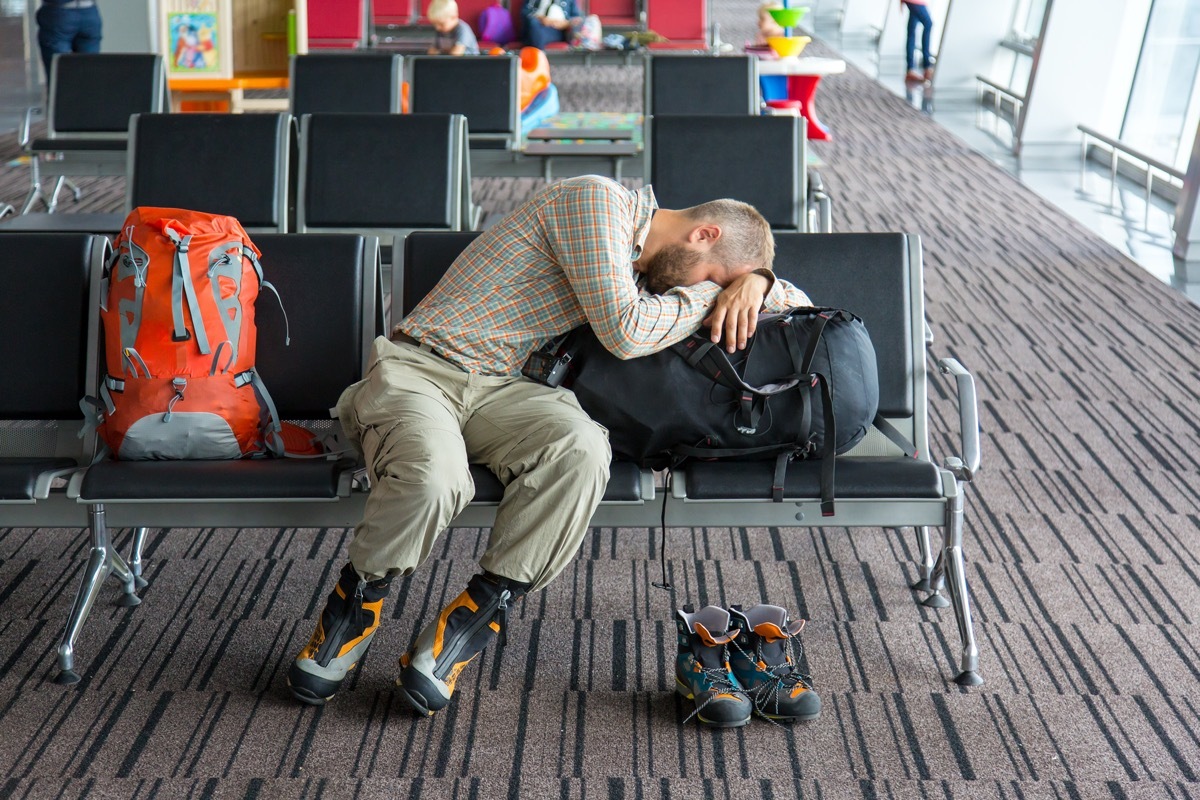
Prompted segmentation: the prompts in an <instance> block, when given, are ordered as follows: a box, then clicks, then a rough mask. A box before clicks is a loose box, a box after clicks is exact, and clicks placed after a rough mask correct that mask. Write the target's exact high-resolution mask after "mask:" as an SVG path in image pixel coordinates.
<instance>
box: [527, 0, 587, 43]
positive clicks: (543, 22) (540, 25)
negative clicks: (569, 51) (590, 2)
mask: <svg viewBox="0 0 1200 800" xmlns="http://www.w3.org/2000/svg"><path fill="white" fill-rule="evenodd" d="M521 17H522V18H523V19H524V20H525V42H526V43H527V44H528V45H529V46H530V47H536V48H538V49H539V50H545V49H546V45H548V44H550V43H551V42H569V41H570V40H571V25H572V24H578V22H579V21H581V20H582V19H583V12H582V11H580V10H579V4H578V3H577V2H576V1H575V0H525V5H523V6H521Z"/></svg>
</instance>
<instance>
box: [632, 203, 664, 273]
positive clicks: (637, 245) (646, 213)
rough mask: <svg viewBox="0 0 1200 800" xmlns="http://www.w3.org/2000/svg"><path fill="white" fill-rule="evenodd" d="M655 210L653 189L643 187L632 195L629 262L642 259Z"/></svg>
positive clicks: (656, 205) (656, 206) (656, 204)
mask: <svg viewBox="0 0 1200 800" xmlns="http://www.w3.org/2000/svg"><path fill="white" fill-rule="evenodd" d="M656 208H658V201H657V200H655V199H654V187H652V186H648V185H647V186H643V187H642V188H641V189H638V190H637V191H636V192H635V193H634V195H633V252H632V253H631V254H630V257H629V260H630V261H631V262H633V261H637V260H638V259H639V258H641V257H642V247H643V245H645V244H646V237H647V236H649V235H650V218H651V217H653V216H654V209H656Z"/></svg>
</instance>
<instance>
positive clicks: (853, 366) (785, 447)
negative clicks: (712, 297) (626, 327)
mask: <svg viewBox="0 0 1200 800" xmlns="http://www.w3.org/2000/svg"><path fill="white" fill-rule="evenodd" d="M563 349H565V352H566V354H567V355H569V356H570V362H569V369H568V378H567V382H566V383H564V385H566V386H568V387H569V388H571V389H572V390H573V391H574V392H575V395H576V397H577V398H578V400H579V403H580V405H581V406H582V407H583V409H584V410H585V411H586V412H587V413H588V414H589V415H590V416H591V417H592V418H593V419H594V420H595V421H596V422H599V423H600V424H601V425H604V426H605V427H607V428H608V430H609V441H610V443H611V445H612V449H613V452H614V453H615V454H618V455H621V456H624V457H626V458H631V459H633V460H635V461H638V462H640V463H642V464H644V465H648V466H660V467H661V466H666V465H670V464H673V463H677V462H679V461H681V460H682V459H683V458H688V457H691V458H700V459H716V458H725V459H772V458H773V459H776V463H777V469H776V480H775V481H774V484H775V493H774V494H775V499H776V501H779V500H781V499H782V489H783V475H784V470H785V469H786V465H787V462H788V461H790V460H793V459H797V460H798V459H809V458H823V459H826V461H827V464H823V465H822V468H823V470H824V471H825V473H827V475H825V476H823V479H822V500H823V506H824V510H825V512H826V513H832V500H833V456H834V455H835V454H836V453H844V452H846V451H847V450H849V449H851V448H852V447H854V446H855V445H856V444H858V442H859V441H861V440H862V438H863V437H864V436H865V435H866V434H867V431H868V430H870V428H871V426H872V424H876V425H879V426H880V427H881V429H883V426H885V425H887V423H885V422H883V421H882V418H880V417H878V416H877V413H876V412H877V410H878V405H879V375H878V371H877V368H876V363H875V348H874V347H873V345H872V344H871V339H870V337H869V336H868V334H867V330H866V327H865V326H864V325H863V323H862V320H861V319H859V318H858V317H857V316H855V315H854V314H851V313H850V312H848V311H843V310H840V309H829V308H794V309H791V310H790V311H788V312H786V313H783V314H764V315H762V316H761V317H759V321H758V328H757V332H756V334H755V335H754V336H753V337H751V339H750V341H749V344H748V345H747V347H746V349H745V350H743V351H739V352H738V353H736V354H734V355H729V354H727V353H726V352H725V350H724V348H723V346H722V345H714V344H713V343H712V342H711V341H710V340H709V338H708V331H707V330H701V331H699V332H697V333H695V334H693V335H692V336H690V337H688V338H687V339H685V340H683V341H682V342H679V343H678V344H675V345H673V346H671V347H669V348H667V349H666V350H663V351H661V352H658V353H655V354H653V355H649V356H644V357H642V358H633V359H629V360H624V361H623V360H621V359H619V358H617V357H616V356H614V355H613V354H611V353H609V352H608V351H607V350H606V349H605V348H604V346H603V345H602V344H601V343H600V342H599V340H598V339H597V338H596V336H595V334H594V333H593V332H592V330H591V328H588V327H586V326H585V327H584V328H580V329H577V330H576V331H574V332H572V333H571V334H570V336H569V337H568V339H567V341H566V342H565V344H564V345H563ZM887 427H888V428H890V426H887ZM886 432H887V430H886V429H885V433H886ZM888 435H889V437H890V436H891V434H890V433H889V434H888ZM896 435H897V436H898V435H899V434H896ZM908 449H911V448H908ZM826 504H827V505H826Z"/></svg>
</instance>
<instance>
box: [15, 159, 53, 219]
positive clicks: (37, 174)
mask: <svg viewBox="0 0 1200 800" xmlns="http://www.w3.org/2000/svg"><path fill="white" fill-rule="evenodd" d="M39 200H41V201H42V203H44V204H45V205H49V203H48V202H47V201H46V195H45V194H44V193H43V192H42V170H41V167H40V166H39V164H38V156H37V155H31V156H29V194H27V195H25V202H24V203H23V204H22V205H21V213H22V214H28V213H29V212H30V211H32V210H33V204H34V203H36V202H37V201H39Z"/></svg>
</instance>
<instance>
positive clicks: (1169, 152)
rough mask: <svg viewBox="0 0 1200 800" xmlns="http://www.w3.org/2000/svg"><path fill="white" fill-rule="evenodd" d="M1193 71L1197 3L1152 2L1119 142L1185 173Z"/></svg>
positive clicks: (1194, 105) (1194, 113) (1198, 48)
mask: <svg viewBox="0 0 1200 800" xmlns="http://www.w3.org/2000/svg"><path fill="white" fill-rule="evenodd" d="M1198 66H1200V3H1196V2H1195V0H1154V4H1153V5H1152V6H1151V8H1150V21H1149V23H1148V24H1147V26H1146V38H1145V39H1144V40H1143V42H1142V52H1141V56H1140V57H1139V58H1138V66H1137V72H1136V73H1135V75H1134V79H1133V89H1132V91H1131V92H1130V94H1129V105H1128V106H1127V107H1126V110H1125V121H1124V124H1123V125H1122V126H1121V141H1123V142H1125V143H1126V144H1127V145H1129V146H1130V147H1132V148H1135V149H1137V150H1141V151H1142V152H1144V153H1145V154H1146V155H1148V156H1151V157H1153V158H1156V159H1159V160H1160V161H1164V162H1166V163H1168V164H1172V165H1174V166H1175V167H1176V168H1178V169H1181V170H1182V169H1186V168H1187V160H1188V157H1189V155H1190V154H1191V150H1192V139H1193V137H1194V136H1195V131H1196V126H1197V123H1198V122H1200V102H1198V101H1200V92H1197V91H1196V88H1197V67H1198Z"/></svg>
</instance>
